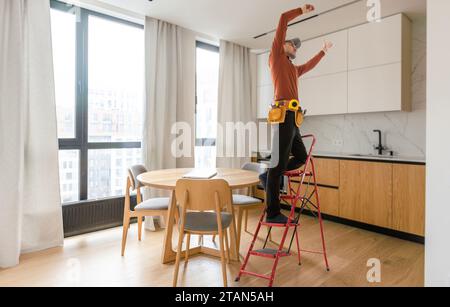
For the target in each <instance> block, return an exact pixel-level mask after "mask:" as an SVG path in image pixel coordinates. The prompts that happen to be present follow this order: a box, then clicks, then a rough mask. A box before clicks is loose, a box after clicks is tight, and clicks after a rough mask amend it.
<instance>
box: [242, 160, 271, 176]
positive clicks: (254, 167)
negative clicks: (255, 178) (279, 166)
mask: <svg viewBox="0 0 450 307" xmlns="http://www.w3.org/2000/svg"><path fill="white" fill-rule="evenodd" d="M242 169H243V170H246V171H252V172H257V173H258V174H263V173H264V172H265V171H266V167H265V165H264V164H262V163H254V162H249V163H245V164H244V165H242Z"/></svg>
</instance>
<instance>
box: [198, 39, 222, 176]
mask: <svg viewBox="0 0 450 307" xmlns="http://www.w3.org/2000/svg"><path fill="white" fill-rule="evenodd" d="M196 62H197V68H196V69H197V74H196V75H197V80H196V81H197V82H196V84H197V85H196V98H197V100H196V112H195V122H196V128H195V130H196V131H195V135H196V144H195V166H196V167H205V168H214V167H215V166H216V136H217V103H218V94H219V47H217V46H213V45H209V44H205V43H202V42H197V61H196Z"/></svg>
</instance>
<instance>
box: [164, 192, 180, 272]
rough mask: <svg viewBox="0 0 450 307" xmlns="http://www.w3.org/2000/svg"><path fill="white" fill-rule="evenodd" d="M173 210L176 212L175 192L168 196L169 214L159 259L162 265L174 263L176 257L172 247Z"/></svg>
mask: <svg viewBox="0 0 450 307" xmlns="http://www.w3.org/2000/svg"><path fill="white" fill-rule="evenodd" d="M175 210H177V201H176V197H175V191H174V190H172V191H171V194H170V204H169V212H168V213H167V221H166V230H165V234H164V245H163V254H162V259H161V261H162V263H163V264H166V263H169V262H173V261H175V258H176V255H177V253H176V252H175V251H174V250H173V246H172V236H173V226H174V219H175Z"/></svg>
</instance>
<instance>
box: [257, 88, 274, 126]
mask: <svg viewBox="0 0 450 307" xmlns="http://www.w3.org/2000/svg"><path fill="white" fill-rule="evenodd" d="M273 95H274V88H273V85H272V84H268V85H261V86H258V96H257V97H258V108H257V109H258V114H257V115H258V119H265V118H267V113H268V112H269V108H270V106H271V104H272V102H273Z"/></svg>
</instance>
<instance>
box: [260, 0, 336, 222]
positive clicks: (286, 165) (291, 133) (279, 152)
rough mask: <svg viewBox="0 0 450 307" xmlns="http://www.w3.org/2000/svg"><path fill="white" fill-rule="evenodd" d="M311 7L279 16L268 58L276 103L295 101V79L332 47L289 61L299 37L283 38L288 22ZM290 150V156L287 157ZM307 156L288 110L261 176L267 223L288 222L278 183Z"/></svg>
mask: <svg viewBox="0 0 450 307" xmlns="http://www.w3.org/2000/svg"><path fill="white" fill-rule="evenodd" d="M314 9H315V8H314V6H313V5H310V4H306V5H304V6H303V7H302V8H298V9H295V10H291V11H289V12H286V13H284V14H283V15H282V16H281V18H280V22H279V25H278V29H277V31H276V35H275V39H274V41H273V45H272V50H271V53H270V59H269V65H270V70H271V74H272V81H273V85H274V88H275V102H276V103H279V104H287V103H289V101H291V100H293V99H296V100H298V78H299V77H300V76H302V75H304V74H306V73H307V72H309V71H310V70H312V69H313V68H314V67H316V65H317V64H319V62H320V60H321V59H322V58H323V57H324V56H325V54H326V52H328V50H329V49H330V48H331V47H332V46H333V44H332V43H330V42H325V43H324V47H323V49H322V50H321V51H320V52H319V53H318V54H317V55H316V56H315V57H313V58H312V59H311V60H310V61H308V62H307V63H306V64H304V65H300V66H296V65H294V64H293V63H292V60H294V59H295V58H296V54H297V49H298V48H299V47H300V45H301V41H300V39H298V38H296V39H292V40H286V33H287V28H288V24H289V22H290V21H292V20H293V19H295V18H297V17H298V16H300V15H303V14H307V13H309V12H312V11H314ZM291 153H292V155H293V158H291V159H290V155H291ZM306 159H307V152H306V148H305V145H304V144H303V141H302V138H301V135H300V131H299V129H298V127H297V126H296V123H295V112H293V111H288V112H287V114H286V120H285V122H284V123H282V124H279V125H277V126H275V133H274V138H273V141H272V163H271V166H270V168H269V170H268V172H267V173H265V174H263V175H261V177H260V179H261V182H262V184H263V186H264V187H265V189H266V201H267V222H269V223H276V224H286V223H287V222H288V218H287V217H286V216H285V215H283V214H281V208H280V183H281V180H282V178H283V175H284V173H285V172H286V171H287V170H295V169H298V168H299V167H301V166H302V165H304V164H305V163H306ZM277 162H278V164H277V165H275V163H277Z"/></svg>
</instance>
